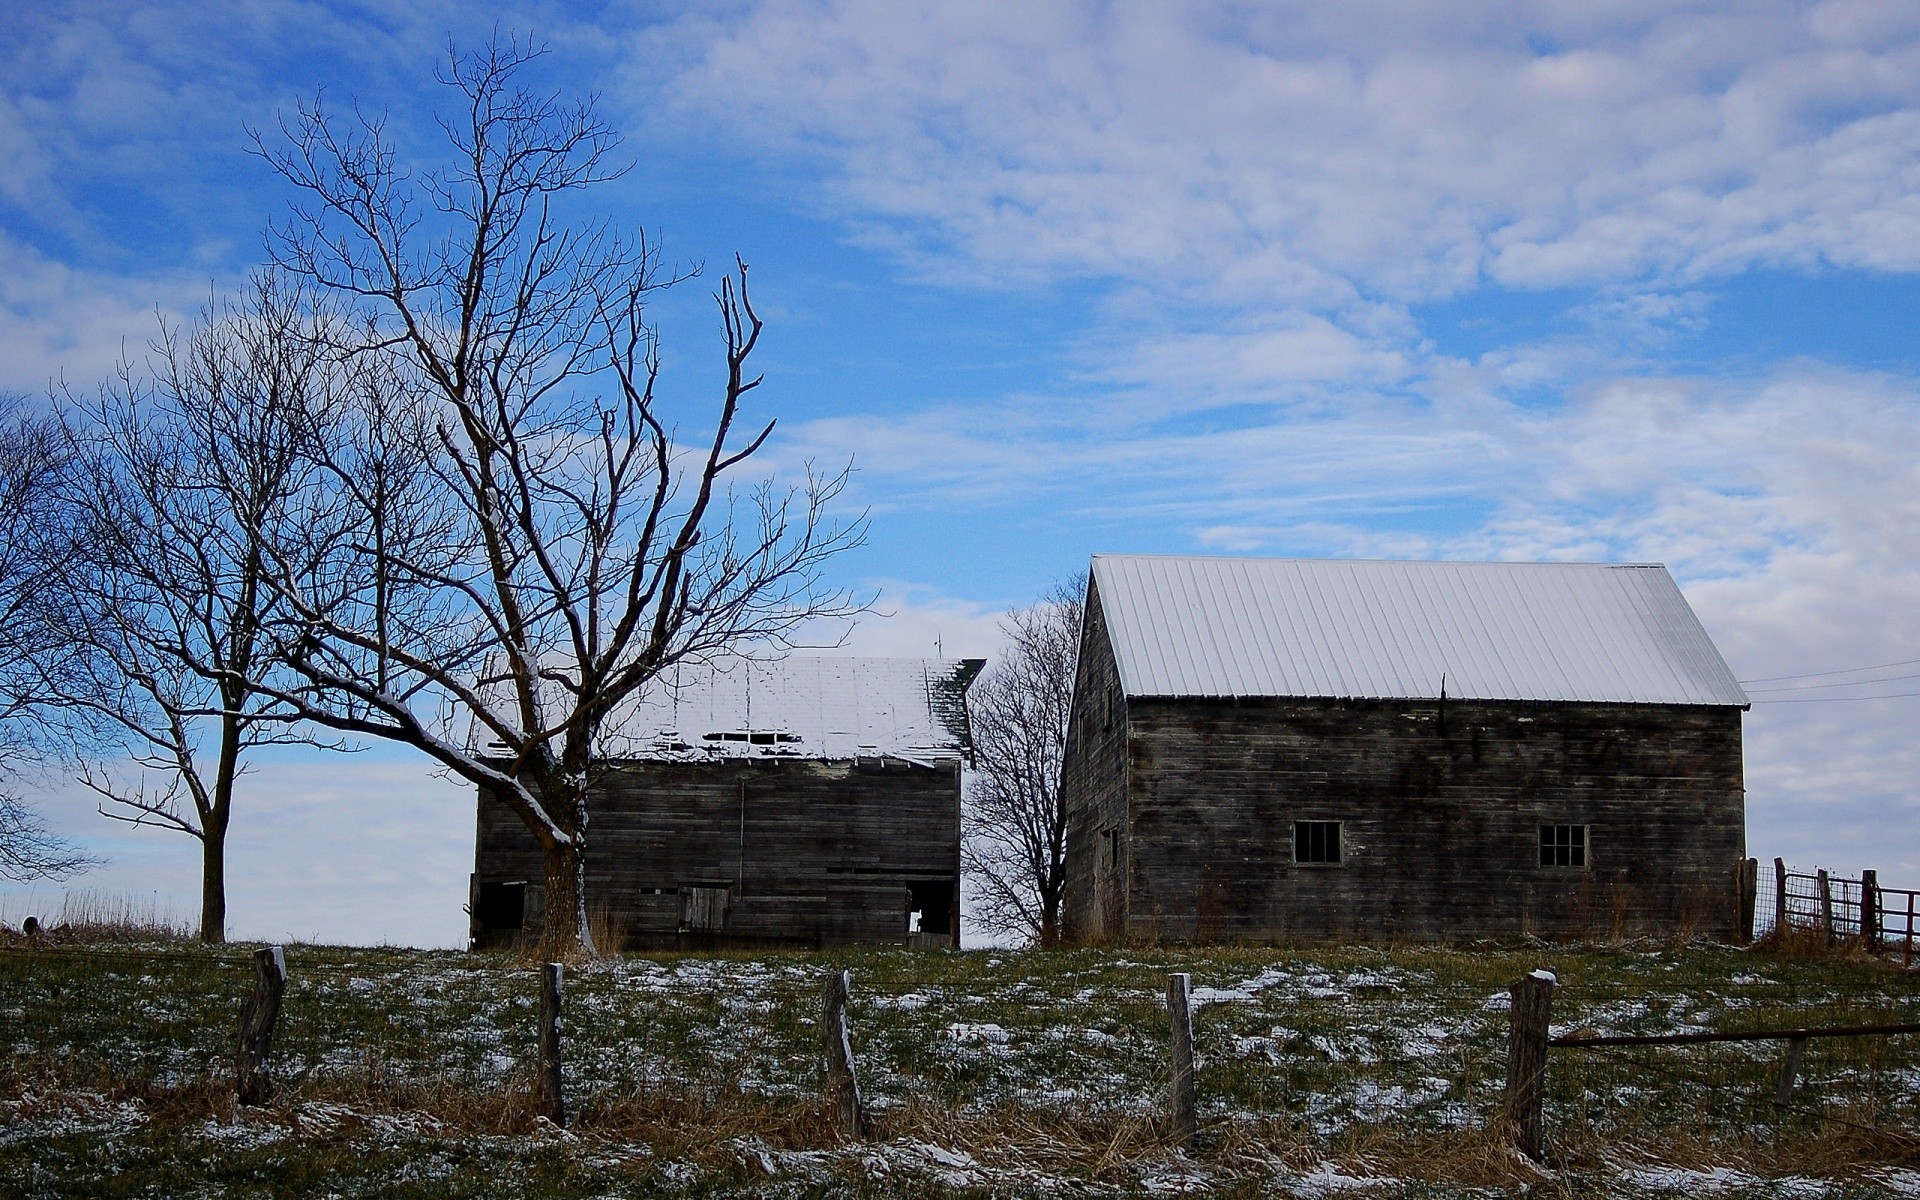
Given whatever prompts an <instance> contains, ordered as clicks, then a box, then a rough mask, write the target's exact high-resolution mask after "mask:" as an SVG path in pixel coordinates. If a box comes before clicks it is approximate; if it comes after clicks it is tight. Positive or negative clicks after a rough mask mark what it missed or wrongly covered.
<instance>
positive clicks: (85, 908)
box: [0, 888, 196, 945]
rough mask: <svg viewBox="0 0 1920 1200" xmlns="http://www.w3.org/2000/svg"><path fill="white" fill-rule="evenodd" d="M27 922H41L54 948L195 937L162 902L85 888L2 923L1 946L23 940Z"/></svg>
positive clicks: (175, 940) (0, 923)
mask: <svg viewBox="0 0 1920 1200" xmlns="http://www.w3.org/2000/svg"><path fill="white" fill-rule="evenodd" d="M29 917H32V918H34V919H36V920H38V921H39V923H40V931H41V933H40V935H41V937H42V938H43V939H44V940H47V941H49V942H52V943H54V944H71V943H121V944H135V943H143V942H187V941H192V940H193V939H194V937H195V935H196V930H195V929H194V927H193V925H192V924H191V923H189V922H188V921H186V920H184V919H182V918H181V917H179V916H177V915H175V914H174V913H173V912H172V910H170V909H168V908H166V907H165V906H163V905H162V904H161V903H160V901H159V898H158V897H155V896H146V897H140V896H129V895H124V894H121V893H117V892H107V891H101V890H99V889H94V888H81V889H76V890H73V891H68V892H66V893H64V894H63V895H62V896H61V897H60V900H59V902H58V903H57V905H54V906H52V907H51V908H50V909H49V910H48V911H46V912H39V913H35V912H21V913H20V914H19V915H18V917H17V918H14V919H9V920H0V945H6V944H12V943H15V942H19V941H23V940H24V939H25V936H26V935H25V934H23V933H22V932H21V930H22V928H23V927H24V926H25V925H26V922H27V919H28V918H29Z"/></svg>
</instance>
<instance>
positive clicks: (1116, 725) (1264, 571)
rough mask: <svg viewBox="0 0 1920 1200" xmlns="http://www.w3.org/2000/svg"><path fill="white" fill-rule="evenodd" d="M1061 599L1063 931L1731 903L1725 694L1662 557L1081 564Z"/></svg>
mask: <svg viewBox="0 0 1920 1200" xmlns="http://www.w3.org/2000/svg"><path fill="white" fill-rule="evenodd" d="M1095 597H1097V600H1096V599H1095ZM1087 612H1088V615H1087V624H1086V627H1085V633H1084V640H1083V645H1082V660H1081V661H1082V665H1081V670H1080V678H1079V680H1078V681H1077V686H1076V694H1075V711H1074V716H1073V725H1072V729H1073V737H1072V738H1071V739H1070V740H1069V744H1068V751H1067V763H1066V767H1065V770H1064V773H1063V777H1062V791H1063V795H1064V797H1065V800H1066V803H1067V806H1068V812H1069V816H1068V820H1069V830H1070V841H1069V889H1068V896H1067V908H1068V911H1067V922H1066V923H1067V927H1068V932H1069V936H1070V937H1072V938H1075V939H1077V940H1081V941H1096V940H1108V939H1112V940H1137V941H1152V940H1163V939H1171V940H1193V939H1198V940H1223V939H1224V940H1250V941H1280V940H1324V939H1356V940H1377V939H1383V938H1413V939H1446V938H1459V937H1476V936H1511V935H1519V934H1528V933H1531V934H1536V935H1541V936H1548V937H1575V936H1588V935H1596V934H1598V935H1604V934H1608V933H1615V932H1639V931H1659V932H1673V931H1676V930H1680V929H1683V928H1688V927H1692V928H1698V929H1701V930H1704V931H1711V932H1720V931H1722V930H1723V929H1724V928H1726V927H1727V926H1728V925H1729V924H1730V922H1731V905H1732V896H1733V892H1732V888H1731V879H1732V871H1733V868H1734V866H1735V864H1736V863H1737V862H1738V860H1739V859H1740V858H1741V857H1742V856H1743V855H1744V853H1745V805H1744V790H1743V783H1742V768H1741V743H1740V722H1741V713H1742V711H1743V709H1744V707H1745V705H1746V697H1745V695H1744V693H1742V692H1741V691H1740V689H1739V685H1738V684H1737V683H1736V682H1734V680H1733V676H1732V674H1731V672H1729V671H1728V670H1727V668H1726V665H1725V663H1724V662H1723V661H1722V660H1721V659H1720V656H1719V654H1718V653H1717V651H1715V650H1714V649H1713V646H1712V643H1711V642H1710V641H1709V640H1708V639H1707V637H1706V634H1705V632H1704V630H1703V629H1701V627H1700V625H1699V622H1698V620H1697V619H1696V618H1695V617H1694V615H1693V613H1692V611H1691V609H1689V608H1688V607H1687V606H1686V602H1685V600H1684V599H1683V598H1682V597H1681V596H1680V594H1679V590H1678V589H1677V588H1676V587H1674V586H1673V583H1672V580H1671V577H1670V576H1668V575H1667V573H1666V571H1665V570H1664V569H1663V568H1659V567H1648V566H1636V567H1614V566H1596V565H1588V564H1507V563H1496V564H1461V563H1379V562H1363V563H1351V562H1332V561H1309V560H1273V559H1267V560H1261V559H1218V558H1215V559H1208V558H1138V557H1111V556H1100V557H1096V558H1095V559H1094V564H1093V572H1092V583H1091V588H1090V599H1089V603H1088V609H1087ZM1116 696H1117V707H1118V709H1119V712H1118V714H1117V716H1116V717H1115V718H1114V719H1112V720H1111V721H1109V718H1108V716H1107V715H1106V710H1107V709H1108V708H1109V707H1112V706H1114V704H1115V698H1116ZM1110 729H1111V730H1112V731H1113V732H1109V730H1110ZM1110 843H1111V844H1112V845H1114V846H1115V847H1116V849H1115V850H1114V851H1113V853H1116V854H1118V855H1119V857H1120V859H1121V861H1120V862H1119V863H1118V864H1117V865H1115V866H1112V867H1108V866H1105V865H1103V863H1104V860H1103V857H1102V856H1103V855H1104V854H1106V853H1108V852H1109V851H1108V849H1107V848H1108V845H1109V844H1110ZM1316 860H1318V861H1316ZM1103 879H1105V880H1112V881H1116V882H1115V884H1114V886H1117V887H1119V888H1120V895H1119V896H1118V897H1117V898H1116V897H1114V896H1113V895H1111V894H1108V895H1107V896H1105V897H1104V898H1103V897H1102V896H1101V895H1100V880H1103Z"/></svg>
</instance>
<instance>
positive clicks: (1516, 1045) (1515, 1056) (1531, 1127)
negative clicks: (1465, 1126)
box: [1507, 971, 1557, 1162]
mask: <svg viewBox="0 0 1920 1200" xmlns="http://www.w3.org/2000/svg"><path fill="white" fill-rule="evenodd" d="M1556 982H1557V980H1556V979H1555V978H1554V974H1553V972H1552V971H1531V972H1528V973H1527V974H1526V975H1524V976H1522V977H1521V978H1520V980H1519V982H1517V983H1515V984H1514V985H1513V987H1512V988H1511V989H1509V992H1508V994H1509V995H1510V996H1512V998H1513V1004H1512V1007H1511V1008H1510V1009H1509V1010H1508V1013H1507V1016H1508V1021H1509V1025H1508V1029H1507V1121H1508V1123H1509V1125H1510V1126H1511V1128H1512V1130H1513V1144H1514V1146H1515V1147H1516V1148H1517V1149H1518V1150H1519V1151H1520V1153H1522V1154H1524V1155H1526V1156H1527V1157H1528V1158H1531V1159H1533V1160H1534V1161H1535V1162H1541V1161H1544V1151H1545V1146H1546V1132H1545V1129H1544V1124H1545V1120H1544V1114H1545V1108H1546V1099H1547V1027H1548V1026H1549V1025H1550V1024H1551V1023H1552V1020H1553V988H1554V984H1555V983H1556Z"/></svg>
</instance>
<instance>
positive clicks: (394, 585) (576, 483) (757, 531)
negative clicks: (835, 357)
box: [256, 39, 863, 953]
mask: <svg viewBox="0 0 1920 1200" xmlns="http://www.w3.org/2000/svg"><path fill="white" fill-rule="evenodd" d="M538 55H539V52H538V51H536V50H534V49H532V48H530V47H528V46H524V45H521V44H519V43H515V42H502V41H500V40H498V39H496V40H495V41H494V43H492V44H490V45H488V46H487V47H485V48H484V49H482V50H481V51H480V52H478V53H476V54H472V55H468V56H462V55H459V54H457V53H455V52H453V51H451V50H450V51H449V62H448V65H447V67H446V68H445V70H444V72H443V73H442V75H441V76H440V79H441V82H442V83H443V84H445V85H446V86H447V87H448V89H449V90H450V92H451V94H452V96H453V97H454V98H455V99H456V101H457V106H458V107H457V112H456V113H455V114H453V115H450V116H447V117H446V118H444V119H443V120H442V122H441V128H442V130H443V131H444V132H445V134H446V136H447V138H448V140H449V142H450V145H451V150H452V155H451V158H450V161H448V162H447V163H446V164H445V165H444V166H442V167H440V168H438V169H434V170H431V171H418V172H416V171H413V170H410V169H409V168H408V167H406V166H404V165H403V164H402V159H401V156H400V154H399V151H398V149H397V147H396V146H395V144H394V142H393V141H392V139H391V138H390V137H389V135H388V133H387V132H386V130H385V128H384V125H383V122H382V120H380V119H378V118H374V117H371V116H368V115H366V114H365V113H362V112H360V111H358V110H356V111H355V112H353V113H352V114H351V115H349V116H342V115H341V114H338V113H335V112H334V111H332V110H330V109H327V108H324V107H322V105H321V104H320V103H319V102H317V101H316V102H315V103H314V104H312V105H310V106H302V107H301V108H300V109H299V110H298V111H297V112H296V113H295V114H294V115H292V116H291V117H289V118H286V119H284V120H283V122H282V130H281V132H282V133H283V134H284V135H285V140H284V142H279V141H276V143H275V144H273V145H269V144H267V142H266V141H264V140H261V139H256V140H257V141H258V144H259V146H260V151H261V153H262V154H263V155H264V156H265V157H266V158H267V159H268V161H270V162H271V163H272V164H273V165H274V167H275V168H277V169H278V170H279V172H280V173H281V174H282V175H283V176H284V177H285V178H286V179H287V180H288V181H290V182H291V183H292V184H294V185H295V186H296V188H297V189H298V190H299V191H300V193H301V194H302V195H303V196H304V201H303V203H302V204H300V205H297V206H296V207H295V208H294V210H293V215H292V218H291V219H290V220H289V221H288V222H286V223H285V224H284V225H281V226H278V227H276V228H275V229H274V230H273V232H272V236H271V237H270V244H271V246H272V249H273V253H274V256H275V259H276V261H277V262H278V263H279V264H280V265H281V266H282V267H283V268H284V269H285V270H287V271H289V272H292V273H295V274H297V275H298V276H300V277H303V278H305V279H307V280H310V281H312V282H313V283H314V284H316V285H318V286H319V287H320V288H322V289H324V290H325V291H326V292H328V293H329V294H331V295H334V296H336V297H340V298H342V299H343V300H344V301H346V302H350V303H352V304H354V305H356V306H357V311H358V312H359V314H360V315H361V317H362V318H363V320H364V322H365V326H366V329H365V333H364V335H363V339H362V341H361V342H360V343H359V346H358V353H359V355H360V356H361V357H362V358H366V357H380V358H381V359H382V360H383V361H384V362H385V364H386V365H385V366H384V367H383V368H382V371H383V372H384V373H385V376H386V378H387V381H388V382H387V385H386V386H385V387H383V388H382V389H381V390H380V392H379V394H377V395H373V394H370V395H369V397H368V400H367V403H365V404H362V405H361V406H359V408H358V409H357V410H356V412H355V413H353V414H351V415H349V416H348V417H346V418H344V419H342V420H340V421H337V422H336V423H335V424H334V426H333V428H332V431H331V433H330V435H329V436H328V438H327V439H326V440H325V441H323V442H321V443H320V444H318V445H317V446H316V453H317V454H318V456H319V459H320V461H321V463H322V465H323V466H324V467H325V468H326V469H327V471H328V472H329V475H330V479H331V485H330V489H329V492H328V504H327V506H326V507H327V510H328V511H327V515H326V516H325V517H324V518H320V519H316V521H315V523H314V532H316V533H317V534H318V536H319V538H320V541H321V542H322V543H324V546H325V550H324V553H322V554H321V555H320V556H318V557H317V558H315V559H313V560H311V561H305V560H303V558H302V555H301V553H299V552H295V553H289V554H286V555H281V556H277V557H276V559H275V562H276V566H277V573H276V580H275V586H276V587H277V588H278V589H279V590H280V592H281V594H282V595H283V596H284V597H285V599H286V602H287V611H286V613H285V614H284V615H285V617H286V620H285V623H284V624H283V626H282V629H283V637H284V638H285V639H286V642H287V644H288V646H289V648H290V649H291V651H292V652H293V665H294V666H295V668H296V670H297V672H298V673H299V675H300V676H301V684H300V686H297V687H293V686H281V687H278V688H277V691H276V694H277V695H278V696H279V698H280V699H281V700H282V701H284V702H285V703H286V704H288V705H290V706H291V707H292V708H294V709H295V710H296V711H298V712H299V713H300V714H301V715H302V716H304V717H307V718H309V719H311V720H312V721H314V722H317V723H319V724H322V725H325V726H328V727H330V728H333V729H336V730H340V731H344V732H348V733H352V734H360V735H371V736H374V737H380V738H388V739H392V740H395V741H399V742H402V743H405V744H408V745H411V746H414V747H417V748H419V749H420V750H422V751H424V752H425V753H427V754H428V755H430V756H432V757H433V758H434V759H435V760H436V761H438V762H439V763H440V764H442V765H443V766H444V767H446V768H448V769H449V770H450V771H452V772H453V773H454V774H456V775H457V776H459V777H460V778H463V779H465V780H467V781H469V782H471V783H474V784H476V785H478V786H479V787H480V788H482V789H484V790H486V791H489V792H491V793H492V794H493V795H494V796H497V797H498V798H499V799H500V800H501V801H502V802H504V803H505V804H506V805H507V806H508V807H509V808H510V809H512V811H513V812H514V813H516V814H517V815H518V816H519V818H520V819H521V820H522V821H523V822H525V824H526V826H527V828H528V829H529V830H530V831H531V832H532V833H533V836H534V837H535V838H536V839H537V840H538V842H539V844H540V846H541V848H542V851H543V853H544V858H545V888H546V898H547V899H546V904H547V913H548V918H547V921H546V926H545V930H544V937H545V941H546V946H547V949H548V950H549V951H550V952H553V953H564V952H567V951H570V950H576V949H584V950H585V951H587V952H589V953H591V952H592V951H593V946H592V942H591V936H590V934H589V932H588V929H587V897H586V884H585V865H586V855H587V848H588V840H589V829H588V817H589V814H588V806H587V796H588V791H589V788H590V785H591V782H592V779H593V778H594V775H595V772H596V771H597V770H598V769H599V765H600V764H601V763H603V762H604V761H605V759H606V755H607V753H608V748H607V746H605V745H604V744H603V731H605V730H607V729H608V728H610V726H609V717H610V715H611V714H613V713H614V712H615V710H616V708H617V707H618V706H619V705H620V704H621V703H622V701H624V700H626V699H627V698H629V697H631V696H633V695H634V694H635V693H636V692H637V691H638V690H639V689H641V688H642V687H644V686H645V685H646V684H647V683H648V681H650V680H651V679H653V678H654V677H655V676H656V675H658V674H659V673H660V672H661V671H662V670H664V669H665V668H667V667H668V666H670V665H671V664H673V663H674V662H676V661H680V660H682V659H689V658H693V659H698V658H703V657H707V656H711V655H715V654H719V653H722V652H730V651H737V650H740V649H743V648H746V647H750V646H760V647H778V646H780V645H782V644H784V642H785V639H787V638H788V637H789V636H790V635H791V633H792V632H793V631H794V630H795V629H796V627H798V626H799V625H801V624H802V623H804V622H806V621H809V620H812V619H814V618H817V617H820V616H822V615H834V614H841V615H845V614H850V613H851V612H853V611H855V609H856V606H855V605H854V604H853V603H852V602H851V600H850V598H849V597H848V596H847V595H846V594H844V593H841V592H837V591H833V590H830V589H828V588H827V587H826V586H825V585H824V583H823V582H822V578H821V567H822V565H823V564H824V562H825V561H826V560H827V559H828V558H829V557H830V556H831V555H833V554H834V553H836V552H838V551H840V550H842V549H845V548H846V547H848V546H851V545H853V544H856V543H857V541H858V540H859V538H860V536H861V532H862V527H863V522H861V521H858V520H856V521H854V522H852V523H851V524H847V525H836V524H834V523H832V522H831V520H830V518H829V516H828V513H827V509H828V506H829V505H830V504H831V503H832V502H833V500H834V499H835V497H836V496H837V495H838V493H839V492H840V491H841V489H842V488H843V486H844V483H845V480H846V475H845V473H844V472H841V473H838V474H832V475H828V476H825V477H817V476H814V475H813V474H812V472H811V471H810V470H809V472H808V478H807V479H806V481H805V482H804V483H801V484H799V485H798V486H797V487H794V488H789V489H782V488H778V487H775V486H774V485H773V484H772V483H771V482H767V481H762V482H760V483H758V484H755V485H752V486H749V487H747V488H746V489H744V491H742V492H739V493H736V492H735V490H734V489H733V488H732V486H731V484H730V481H731V480H732V479H734V478H735V477H736V476H737V475H738V473H739V468H740V467H741V465H742V464H743V463H745V462H746V461H747V460H748V459H749V458H750V457H752V456H753V455H754V453H755V452H756V451H758V450H759V449H760V448H761V447H762V446H763V445H764V444H765V443H766V441H767V438H768V437H769V436H770V435H771V433H772V431H773V422H772V421H771V420H761V419H755V420H754V421H753V423H752V426H751V427H749V428H748V429H747V431H746V432H745V433H744V434H743V433H741V432H740V431H739V430H738V429H737V428H736V426H737V424H738V423H741V422H744V421H745V419H746V418H745V415H744V402H745V400H746V399H747V397H748V395H749V393H751V392H753V390H754V389H755V388H756V387H758V386H759V384H760V379H759V378H758V377H757V376H752V375H750V374H749V373H748V371H747V362H748V359H749V357H750V356H751V355H752V353H753V351H754V348H755V347H756V345H757V344H758V342H759V338H760V332H761V321H760V318H759V317H758V315H756V313H755V311H754V308H753V304H752V301H751V300H750V299H749V296H748V291H747V269H746V266H745V264H744V263H740V264H738V270H737V271H736V272H734V273H732V274H730V275H729V276H727V277H726V278H723V279H722V280H721V283H720V287H719V290H718V292H717V293H716V295H715V300H716V302H717V303H718V305H719V309H720V316H721V328H722V333H723V337H724V350H725V371H724V377H723V380H722V382H721V385H720V390H719V395H718V398H717V401H716V403H715V404H714V407H713V410H712V414H711V425H710V426H709V427H708V429H707V430H706V431H705V432H704V433H702V434H700V435H699V436H698V437H696V438H694V439H692V440H688V441H682V440H679V439H677V438H676V437H675V435H674V433H673V431H672V429H671V427H670V419H669V418H668V417H667V416H666V415H664V414H663V411H662V406H661V404H660V403H659V402H658V401H657V400H656V397H655V385H656V381H657V379H658V377H659V370H660V360H659V355H658V345H657V339H656V334H655V331H654V328H653V327H652V325H651V324H650V323H649V321H648V319H647V312H646V305H647V302H648V301H649V299H650V298H651V296H652V295H653V293H655V292H656V291H658V290H659V289H660V288H662V287H665V286H668V285H670V284H672V283H674V282H677V281H678V280H679V279H681V278H684V276H682V275H674V274H671V273H666V272H663V269H662V266H661V262H660V258H659V254H658V252H657V250H656V249H655V248H654V247H653V246H651V245H650V244H649V243H648V242H647V241H646V240H645V239H644V237H642V236H639V235H626V234H622V233H621V232H619V231H617V230H616V229H615V228H614V227H613V226H612V225H611V223H609V222H608V221H606V220H604V219H599V218H593V217H590V216H580V217H569V215H568V213H569V212H570V211H571V210H572V208H573V206H574V205H575V204H577V203H579V197H580V194H581V193H582V192H585V191H588V190H590V189H593V188H594V187H595V186H596V185H599V184H602V183H605V182H607V181H609V180H611V179H614V178H615V177H617V176H618V175H619V174H620V173H621V170H622V168H621V167H620V166H619V165H618V164H617V163H616V162H615V161H614V158H613V156H614V154H615V153H616V151H617V138H616V136H615V134H614V132H613V131H612V129H611V128H610V127H609V126H608V125H607V124H606V123H605V122H604V121H603V120H602V119H601V118H600V117H599V116H598V115H597V114H596V113H595V111H594V108H593V105H592V103H591V102H590V101H588V102H583V103H568V102H564V101H563V100H561V99H560V98H558V97H557V96H554V95H550V94H545V93H541V92H536V91H532V90H529V89H528V88H527V87H525V86H523V85H522V84H521V83H520V82H518V81H519V79H520V78H522V77H523V75H524V73H525V72H526V71H527V70H528V66H529V63H530V62H531V61H532V60H534V59H535V58H537V57H538Z"/></svg>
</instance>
